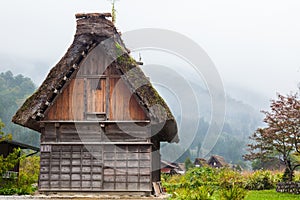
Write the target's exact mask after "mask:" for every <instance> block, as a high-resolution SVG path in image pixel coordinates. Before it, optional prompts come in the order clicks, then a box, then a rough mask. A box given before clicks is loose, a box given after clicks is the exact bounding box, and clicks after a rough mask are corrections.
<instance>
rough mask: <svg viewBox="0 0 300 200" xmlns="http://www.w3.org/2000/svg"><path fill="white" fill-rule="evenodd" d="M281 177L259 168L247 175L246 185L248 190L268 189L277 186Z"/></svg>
mask: <svg viewBox="0 0 300 200" xmlns="http://www.w3.org/2000/svg"><path fill="white" fill-rule="evenodd" d="M278 182H279V177H278V176H275V175H272V173H271V172H270V171H263V170H258V171H255V172H254V173H252V174H249V175H248V176H246V177H245V182H244V187H245V188H246V189H248V190H267V189H273V188H275V187H276V184H277V183H278Z"/></svg>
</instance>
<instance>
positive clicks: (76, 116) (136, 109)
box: [45, 48, 147, 120]
mask: <svg viewBox="0 0 300 200" xmlns="http://www.w3.org/2000/svg"><path fill="white" fill-rule="evenodd" d="M106 57H107V55H106V54H105V53H104V52H102V50H101V49H100V48H97V49H95V50H94V51H92V52H91V53H89V54H88V57H87V58H86V59H85V61H84V62H83V63H82V64H81V66H80V69H79V71H78V72H77V76H75V78H74V79H73V80H71V81H70V83H69V85H68V86H67V87H66V88H65V89H64V90H63V92H62V94H60V95H59V96H58V97H57V99H56V100H55V102H54V104H53V105H51V107H50V108H49V109H48V111H47V112H46V117H45V120H86V119H87V117H89V116H91V113H92V114H94V115H96V114H97V113H106V115H105V116H104V118H106V119H109V120H145V119H147V116H146V114H145V112H144V110H143V109H142V107H141V106H140V105H139V103H138V101H137V97H136V96H135V95H132V93H131V92H130V90H129V89H128V87H127V85H126V84H125V82H124V80H123V79H122V78H120V77H121V74H120V72H119V71H118V70H117V69H115V68H114V67H113V65H111V66H110V67H109V68H107V65H109V64H110V63H109V61H108V60H107V59H106ZM96 119H97V117H96Z"/></svg>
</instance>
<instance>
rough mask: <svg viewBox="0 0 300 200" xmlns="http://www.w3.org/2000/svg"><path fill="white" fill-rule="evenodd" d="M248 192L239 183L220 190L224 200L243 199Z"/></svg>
mask: <svg viewBox="0 0 300 200" xmlns="http://www.w3.org/2000/svg"><path fill="white" fill-rule="evenodd" d="M246 194H247V192H246V190H245V189H243V188H241V187H240V186H238V185H232V187H230V188H227V189H222V190H221V192H220V196H221V199H223V200H242V199H244V198H245V196H246Z"/></svg>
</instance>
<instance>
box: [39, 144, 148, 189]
mask: <svg viewBox="0 0 300 200" xmlns="http://www.w3.org/2000/svg"><path fill="white" fill-rule="evenodd" d="M39 187H40V191H64V190H68V191H72V190H74V191H79V190H82V191H151V190H152V187H151V144H141V145H126V144H124V145H111V144H103V143H102V144H99V145H87V144H86V145H72V144H70V145H66V144H64V145H60V144H58V143H57V144H46V143H44V144H42V145H41V171H40V179H39Z"/></svg>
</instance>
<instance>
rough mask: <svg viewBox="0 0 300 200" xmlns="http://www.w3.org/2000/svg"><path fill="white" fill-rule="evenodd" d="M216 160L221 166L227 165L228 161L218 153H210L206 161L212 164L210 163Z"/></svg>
mask: <svg viewBox="0 0 300 200" xmlns="http://www.w3.org/2000/svg"><path fill="white" fill-rule="evenodd" d="M215 161H216V162H217V163H219V164H220V165H221V167H226V166H228V163H227V162H226V161H225V159H224V158H223V157H222V156H219V155H212V156H211V157H210V158H209V159H208V161H207V163H208V164H209V165H212V163H213V162H215Z"/></svg>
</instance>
